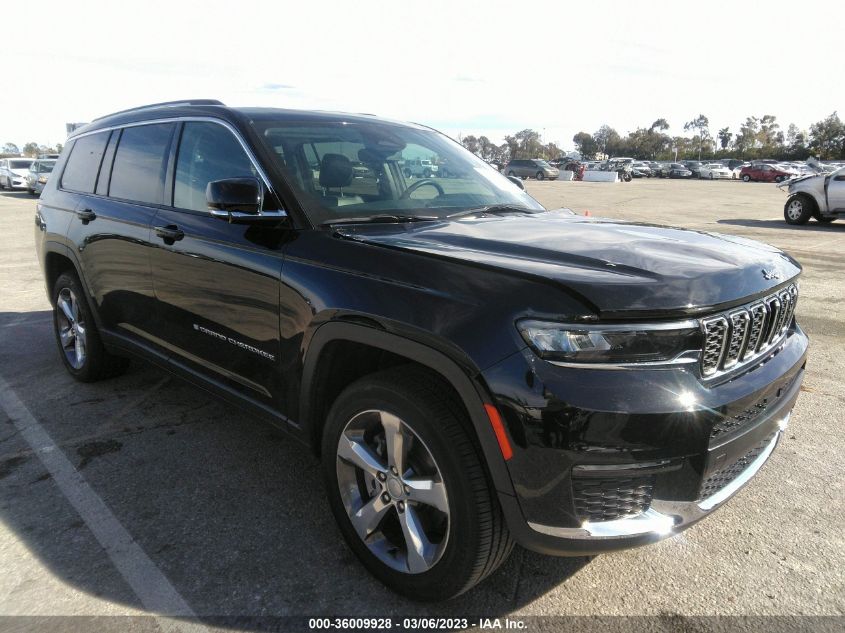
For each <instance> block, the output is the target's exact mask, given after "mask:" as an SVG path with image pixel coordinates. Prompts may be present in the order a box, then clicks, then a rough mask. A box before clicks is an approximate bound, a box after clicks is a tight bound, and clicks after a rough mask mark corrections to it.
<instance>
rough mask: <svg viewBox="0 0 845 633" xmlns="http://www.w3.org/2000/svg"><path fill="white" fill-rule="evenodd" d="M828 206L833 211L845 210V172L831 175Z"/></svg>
mask: <svg viewBox="0 0 845 633" xmlns="http://www.w3.org/2000/svg"><path fill="white" fill-rule="evenodd" d="M827 208H828V209H830V210H831V211H840V212H842V211H845V172H843V171H840V172H838V173H836V174H834V175H833V177H831V179H830V182H829V183H828V184H827Z"/></svg>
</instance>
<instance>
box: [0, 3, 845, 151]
mask: <svg viewBox="0 0 845 633" xmlns="http://www.w3.org/2000/svg"><path fill="white" fill-rule="evenodd" d="M124 7H127V8H124ZM130 7H131V8H130ZM29 11H30V10H29V9H27V11H26V12H25V13H27V14H28V13H29ZM33 11H35V13H37V19H36V20H33V21H23V19H22V20H21V21H20V22H19V23H17V24H14V23H12V22H11V21H5V20H4V22H5V27H6V28H5V29H4V34H3V36H2V38H3V39H2V41H3V46H2V50H3V55H2V58H3V60H4V62H5V63H4V72H3V75H4V80H3V81H2V84H0V145H2V144H4V143H6V142H10V141H11V142H13V143H15V144H17V145H18V146H19V147H22V146H23V145H24V143H26V142H29V141H34V142H36V143H39V144H45V145H53V144H55V143H57V142H63V141H64V139H65V136H66V134H65V123H67V122H75V121H90V120H91V119H93V118H95V117H98V116H102V115H104V114H108V113H109V112H113V111H116V110H121V109H125V108H130V107H133V106H137V105H142V104H147V103H153V102H159V101H168V100H178V99H187V98H216V99H220V100H221V101H223V102H224V103H226V104H227V105H233V106H273V107H282V108H304V109H319V110H340V111H346V112H367V113H373V114H378V115H380V116H384V117H388V118H392V119H399V120H408V121H414V122H418V123H423V124H426V125H430V126H432V127H435V128H437V129H439V130H441V131H443V132H445V133H446V134H449V135H450V136H453V137H455V138H457V137H458V136H459V135H467V134H475V135H480V134H485V135H487V136H488V137H489V138H490V139H491V140H493V141H496V142H501V141H502V140H503V138H504V136H505V135H506V134H512V133H514V132H517V131H519V130H522V129H525V128H532V129H535V130H537V131H538V132H540V133H541V134H542V137H543V140H544V141H546V142H550V141H551V142H556V143H558V144H559V145H560V146H561V147H562V148H563V149H565V150H570V149H572V148H573V143H572V137H573V135H574V134H575V133H577V132H579V131H582V130H583V131H587V132H591V133H592V132H594V131H595V130H597V129H598V128H599V127H600V126H601V125H602V124H604V123H607V124H609V125H611V126H612V127H614V128H615V129H616V130H617V131H619V132H620V133H623V134H624V133H625V132H628V131H633V130H634V129H636V128H637V127H648V126H649V125H650V124H651V123H652V122H653V121H654V120H655V119H658V118H661V117H662V118H665V119H667V120H668V122H669V123H670V125H671V129H670V130H669V133H670V134H684V131H683V124H684V122H686V121H689V120H691V119H693V118H694V117H696V116H697V115H698V114H705V115H706V116H707V117H708V118H709V119H710V131H711V133H712V134H713V135H714V136H715V133H716V132H717V131H718V130H719V129H720V128H722V127H725V126H729V127H730V128H731V130H732V131H733V132H736V131H737V130H738V128H739V125H740V124H741V123H742V122H743V121H744V120H745V118H746V117H747V116H751V115H755V116H758V117H760V116H763V115H764V114H773V115H775V116H777V119H778V122H779V123H780V124H781V127H782V128H783V129H784V130H785V129H786V128H787V126H788V125H789V123H795V124H796V125H798V126H799V127H800V128H802V129H808V128H809V126H810V124H811V123H813V122H815V121H818V120H820V119H822V118H824V117H826V116H828V115H829V114H831V113H832V112H833V111H834V110H840V115H842V116H845V81H843V80H842V72H841V68H842V60H843V58H842V52H841V44H840V42H841V37H842V36H841V28H842V24H843V23H845V2H842V1H841V0H838V1H836V2H832V1H825V0H822V1H816V2H812V3H806V4H804V3H799V2H797V1H796V0H791V1H790V2H780V1H778V0H767V1H766V2H756V1H755V2H742V3H741V2H736V1H735V0H734V1H731V2H720V1H718V0H712V1H711V2H707V3H704V2H674V3H673V2H669V1H665V0H664V1H661V2H659V3H654V5H649V4H648V3H644V2H635V1H634V0H627V1H625V2H616V1H614V0H602V1H601V2H545V3H522V2H515V1H511V2H498V1H495V0H486V1H484V2H460V1H457V0H451V1H449V2H440V1H439V0H427V1H426V2H397V1H396V0H393V1H390V2H370V1H367V0H357V1H356V2H350V1H349V0H344V1H334V0H331V1H325V2H319V1H317V0H311V2H309V3H308V4H305V3H303V2H302V0H300V1H298V2H285V1H276V2H269V1H267V2H255V1H253V0H239V1H238V2H232V1H231V0H229V1H227V2H216V1H214V0H211V1H206V2H187V1H183V0H169V1H168V2H158V1H148V2H143V3H142V2H132V3H124V4H121V3H119V2H114V1H112V2H89V1H82V0H40V1H39V2H38V3H37V5H34V7H33ZM23 15H24V14H21V16H23ZM7 18H8V16H7Z"/></svg>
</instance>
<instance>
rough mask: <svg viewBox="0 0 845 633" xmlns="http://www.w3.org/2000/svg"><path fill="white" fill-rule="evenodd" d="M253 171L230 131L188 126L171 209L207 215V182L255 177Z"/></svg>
mask: <svg viewBox="0 0 845 633" xmlns="http://www.w3.org/2000/svg"><path fill="white" fill-rule="evenodd" d="M256 175H257V173H256V170H255V167H254V166H253V164H252V162H251V161H250V159H249V157H248V156H247V155H246V152H244V150H243V147H241V145H240V143H238V141H237V139H236V138H235V137H234V136H233V135H232V133H231V132H229V130H227V129H226V128H224V127H223V126H222V125H219V124H217V123H206V122H190V121H189V122H187V123H185V128H184V131H183V132H182V140H181V142H180V143H179V157H178V158H177V160H176V179H175V183H174V187H173V206H175V207H178V208H180V209H191V210H193V211H206V210H208V204H207V202H206V198H205V189H206V187H207V186H208V183H209V182H212V181H214V180H223V179H225V178H244V177H250V176H252V177H255V176H256Z"/></svg>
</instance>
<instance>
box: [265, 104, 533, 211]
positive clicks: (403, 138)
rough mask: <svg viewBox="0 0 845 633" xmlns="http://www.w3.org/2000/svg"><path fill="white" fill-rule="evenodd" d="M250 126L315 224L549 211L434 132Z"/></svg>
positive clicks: (367, 125) (343, 124) (384, 126)
mask: <svg viewBox="0 0 845 633" xmlns="http://www.w3.org/2000/svg"><path fill="white" fill-rule="evenodd" d="M251 125H252V126H253V127H254V128H255V131H256V133H257V134H258V136H259V137H260V138H261V139H262V141H263V142H264V144H265V145H266V147H267V148H268V149H270V150H271V151H272V156H273V157H274V159H275V160H276V162H277V164H278V166H279V167H280V168H281V170H282V171H283V173H285V175H286V176H287V180H288V182H289V183H290V185H291V187H293V189H294V193H295V194H296V196H297V198H298V199H299V201H300V203H301V204H302V206H303V208H304V209H305V211H306V213H307V214H308V216H309V218H310V219H311V221H312V222H313V223H315V224H321V223H326V222H332V221H336V220H343V219H348V218H364V219H366V218H368V217H372V216H377V215H378V216H390V215H397V216H408V215H414V216H422V217H426V218H432V217H436V218H443V217H445V216H447V215H451V214H455V213H459V212H461V211H465V210H469V209H474V208H480V207H484V206H487V205H499V204H502V205H509V206H515V207H519V208H524V209H526V210H534V211H542V210H543V207H542V206H541V205H540V204H539V203H538V202H537V201H536V200H534V199H533V198H532V197H531V196H529V195H528V194H527V193H525V192H524V191H523V190H522V189H520V188H519V187H517V186H516V185H515V184H514V183H512V182H511V181H509V180H508V179H507V178H506V177H505V176H503V175H502V174H500V173H499V172H498V171H497V170H496V169H494V168H493V167H491V166H490V165H489V164H487V163H486V162H484V161H483V160H481V159H480V158H478V157H477V156H475V155H474V154H472V153H470V152H468V151H467V150H466V149H464V148H463V147H462V146H461V145H459V144H458V143H456V142H454V141H452V140H451V139H449V138H447V137H445V136H443V135H442V134H439V133H437V132H434V131H431V130H428V129H421V128H416V127H411V126H405V125H398V124H394V123H386V122H378V121H372V122H371V121H302V122H297V121H290V120H274V119H273V118H272V116H268V117H267V118H257V119H254V120H253V121H252V122H251ZM441 164H442V165H448V172H449V174H450V176H451V177H449V178H440V177H438V172H439V170H438V171H435V170H434V169H432V168H433V167H435V166H438V167H439V166H440V165H441ZM454 176H457V177H454Z"/></svg>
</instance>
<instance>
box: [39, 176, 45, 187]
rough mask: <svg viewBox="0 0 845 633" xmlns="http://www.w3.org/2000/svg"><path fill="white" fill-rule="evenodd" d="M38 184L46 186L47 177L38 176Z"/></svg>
mask: <svg viewBox="0 0 845 633" xmlns="http://www.w3.org/2000/svg"><path fill="white" fill-rule="evenodd" d="M38 182H40V183H41V184H42V185H46V184H47V176H39V177H38Z"/></svg>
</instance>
